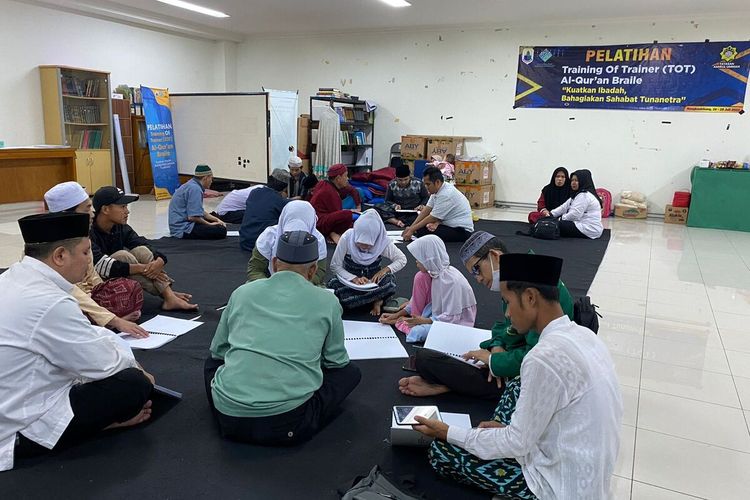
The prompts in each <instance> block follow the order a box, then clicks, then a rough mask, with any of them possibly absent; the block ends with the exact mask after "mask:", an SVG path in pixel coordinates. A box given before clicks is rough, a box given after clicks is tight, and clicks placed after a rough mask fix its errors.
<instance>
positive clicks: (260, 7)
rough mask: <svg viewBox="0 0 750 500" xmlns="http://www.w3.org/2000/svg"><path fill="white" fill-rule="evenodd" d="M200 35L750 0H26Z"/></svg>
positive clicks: (652, 13)
mask: <svg viewBox="0 0 750 500" xmlns="http://www.w3.org/2000/svg"><path fill="white" fill-rule="evenodd" d="M20 1H25V2H26V3H33V4H36V5H44V6H48V7H55V8H59V9H61V10H66V11H72V12H76V13H82V14H86V15H92V16H95V17H100V18H105V19H115V20H119V21H123V22H127V23H131V24H136V25H146V26H150V27H153V28H158V29H164V30H167V31H178V32H182V33H185V34H192V35H194V36H200V37H207V38H213V39H226V40H235V41H241V40H243V39H244V38H246V37H248V36H251V35H263V34H289V33H299V34H307V33H321V32H330V31H335V32H348V31H356V30H382V29H404V28H411V27H414V28H417V27H438V26H455V25H477V24H481V25H491V24H496V25H497V26H498V27H507V26H510V25H517V24H533V23H540V24H541V23H554V22H570V21H581V20H602V19H617V18H652V17H663V16H669V17H686V16H688V17H689V16H695V17H696V18H700V17H701V16H712V17H713V16H717V15H727V14H730V13H743V14H750V1H749V0H711V1H706V0H626V1H612V0H557V1H554V0H546V1H542V0H525V1H519V0H409V1H410V2H411V3H412V6H411V7H406V8H401V9H395V8H393V7H389V6H388V5H386V4H384V3H382V2H380V1H379V0H247V1H246V0H189V1H192V2H193V3H197V4H199V5H202V6H205V7H210V8H213V9H216V10H220V11H223V12H225V13H227V14H229V15H230V16H231V17H229V18H228V19H215V18H211V17H208V16H204V15H202V14H196V13H192V12H190V11H187V10H183V9H180V8H177V7H172V6H169V5H166V4H163V3H160V2H157V1H156V0H129V1H118V0H105V1H97V0H20Z"/></svg>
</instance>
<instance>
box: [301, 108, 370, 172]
mask: <svg viewBox="0 0 750 500" xmlns="http://www.w3.org/2000/svg"><path fill="white" fill-rule="evenodd" d="M326 105H327V106H330V107H331V108H333V109H334V110H335V111H336V112H337V114H338V115H339V124H340V126H341V141H340V144H341V160H342V161H341V162H342V163H344V164H345V165H346V166H347V167H349V169H350V172H357V171H362V170H372V168H373V165H372V161H373V160H372V158H373V156H374V152H375V150H374V144H375V111H368V109H367V103H366V102H365V101H363V100H360V99H348V98H339V97H329V96H311V97H310V118H311V120H310V126H309V127H308V134H309V135H308V151H306V153H307V155H308V157H309V158H310V159H311V165H313V166H314V165H315V160H314V153H315V152H316V149H317V138H316V143H313V134H317V130H318V126H319V121H318V120H313V119H312V118H314V117H315V116H316V113H315V112H314V111H313V110H314V108H317V107H319V106H326ZM329 166H330V165H329Z"/></svg>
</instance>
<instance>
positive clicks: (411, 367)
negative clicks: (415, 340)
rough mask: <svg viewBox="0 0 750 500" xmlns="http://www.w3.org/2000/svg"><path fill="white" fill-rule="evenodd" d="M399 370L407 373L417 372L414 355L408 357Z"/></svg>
mask: <svg viewBox="0 0 750 500" xmlns="http://www.w3.org/2000/svg"><path fill="white" fill-rule="evenodd" d="M401 369H402V370H406V371H408V372H415V371H417V357H416V356H415V355H414V354H412V355H411V356H409V359H407V360H406V363H405V364H404V365H403V366H402V367H401Z"/></svg>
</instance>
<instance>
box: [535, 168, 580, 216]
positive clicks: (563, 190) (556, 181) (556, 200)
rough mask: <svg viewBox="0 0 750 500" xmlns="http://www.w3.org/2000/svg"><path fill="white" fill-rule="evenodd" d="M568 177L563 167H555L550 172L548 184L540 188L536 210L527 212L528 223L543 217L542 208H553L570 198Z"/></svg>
mask: <svg viewBox="0 0 750 500" xmlns="http://www.w3.org/2000/svg"><path fill="white" fill-rule="evenodd" d="M570 195H571V191H570V179H569V177H568V170H567V169H566V168H565V167H557V168H556V169H555V171H554V172H552V178H551V179H550V181H549V184H547V185H546V186H544V187H543V188H542V194H541V195H540V196H539V199H538V200H536V212H531V213H530V214H529V223H530V224H534V223H536V221H538V220H539V219H541V218H542V217H544V214H543V212H542V211H543V210H545V209H546V210H548V211H549V210H554V209H555V208H557V207H559V206H560V205H562V204H563V203H565V202H566V201H568V198H570Z"/></svg>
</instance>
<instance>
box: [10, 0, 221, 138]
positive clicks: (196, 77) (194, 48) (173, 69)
mask: <svg viewBox="0 0 750 500" xmlns="http://www.w3.org/2000/svg"><path fill="white" fill-rule="evenodd" d="M0 47H2V49H1V50H0V53H1V54H2V55H1V56H0V64H1V65H2V70H0V140H3V141H5V144H6V146H22V145H30V144H42V143H44V124H43V119H42V103H41V88H40V83H39V70H38V69H37V66H38V65H41V64H53V65H67V66H76V67H83V68H91V69H98V70H105V71H111V73H112V79H111V83H112V88H113V89H114V87H116V86H117V85H118V84H121V83H124V84H128V85H129V86H137V85H140V84H143V85H151V86H155V87H168V88H169V89H170V92H197V91H202V92H211V91H224V90H225V85H226V84H227V82H231V78H232V76H231V75H232V74H233V72H234V69H233V67H234V64H235V63H234V61H233V60H232V61H231V65H232V71H230V72H229V73H227V72H226V71H225V68H224V61H226V60H227V58H228V57H230V56H231V48H228V47H227V46H226V44H225V43H216V42H212V41H206V40H196V39H191V38H186V37H182V36H175V35H168V34H164V33H159V32H155V31H151V30H146V29H139V28H135V27H132V26H128V25H124V24H118V23H113V22H108V21H103V20H99V19H94V18H89V17H84V16H79V15H75V14H69V13H65V12H59V11H55V10H52V9H46V8H42V7H35V6H31V5H27V4H21V3H17V2H13V1H9V0H0ZM230 84H233V83H230Z"/></svg>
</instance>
